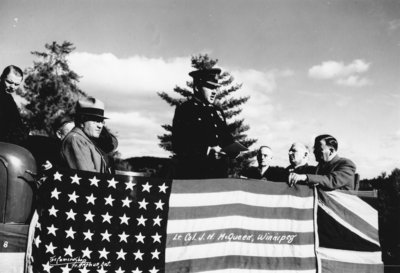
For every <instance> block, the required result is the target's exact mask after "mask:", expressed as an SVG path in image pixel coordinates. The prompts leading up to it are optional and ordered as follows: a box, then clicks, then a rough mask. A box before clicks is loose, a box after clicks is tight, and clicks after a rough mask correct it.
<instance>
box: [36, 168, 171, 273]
mask: <svg viewBox="0 0 400 273" xmlns="http://www.w3.org/2000/svg"><path fill="white" fill-rule="evenodd" d="M44 176H45V177H46V179H45V181H44V182H43V184H42V186H41V187H40V191H39V202H40V203H39V208H38V212H39V220H38V223H37V225H36V230H35V235H34V241H33V248H32V258H33V270H34V272H63V273H65V272H82V273H89V272H98V273H105V272H116V273H124V272H135V273H140V272H151V273H159V272H163V268H164V256H165V251H164V250H165V236H166V221H167V216H168V205H167V203H168V197H169V193H170V189H171V181H170V180H164V179H163V180H160V179H151V180H149V179H148V178H145V177H129V176H122V175H118V176H110V175H102V174H98V173H90V172H82V171H79V172H77V171H73V170H60V169H50V170H48V171H47V172H46V173H45V174H44Z"/></svg>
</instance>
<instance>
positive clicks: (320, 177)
mask: <svg viewBox="0 0 400 273" xmlns="http://www.w3.org/2000/svg"><path fill="white" fill-rule="evenodd" d="M355 172H356V165H355V164H354V163H353V162H352V161H351V160H349V159H346V158H343V157H339V156H338V155H336V156H335V157H334V158H333V159H332V160H331V161H329V162H326V163H323V164H321V163H320V164H318V166H317V170H316V174H307V177H308V181H309V183H310V184H318V185H320V187H321V188H323V189H325V190H335V189H341V190H354V177H355Z"/></svg>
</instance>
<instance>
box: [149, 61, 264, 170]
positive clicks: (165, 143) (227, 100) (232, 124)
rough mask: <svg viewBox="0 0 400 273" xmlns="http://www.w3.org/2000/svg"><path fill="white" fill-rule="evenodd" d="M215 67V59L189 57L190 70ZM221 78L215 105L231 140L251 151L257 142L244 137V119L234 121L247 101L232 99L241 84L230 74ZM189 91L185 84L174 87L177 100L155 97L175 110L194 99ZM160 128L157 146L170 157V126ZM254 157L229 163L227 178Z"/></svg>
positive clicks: (187, 85) (244, 156)
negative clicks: (225, 122) (163, 130)
mask: <svg viewBox="0 0 400 273" xmlns="http://www.w3.org/2000/svg"><path fill="white" fill-rule="evenodd" d="M217 63H218V59H212V58H210V57H209V56H208V55H207V54H199V55H196V56H192V58H191V66H192V67H193V69H194V70H197V69H210V68H213V67H214V66H216V64H217ZM220 77H221V81H220V82H221V84H222V86H221V87H220V92H219V93H218V95H217V97H216V104H217V105H218V106H219V107H221V108H222V110H223V111H224V113H225V116H226V118H227V123H228V128H229V130H230V132H231V133H232V135H233V136H234V139H235V140H236V141H239V142H241V143H242V144H243V145H245V146H246V147H250V146H251V145H252V144H254V143H255V142H256V141H257V140H256V139H252V138H248V137H247V134H246V131H248V130H249V126H248V125H245V123H244V119H242V118H237V117H238V116H239V115H240V113H241V112H242V108H241V106H242V105H243V104H244V103H246V102H247V101H248V99H249V97H248V96H244V97H234V96H233V95H235V92H237V91H239V90H240V89H241V88H242V84H237V83H235V82H234V77H233V76H232V75H231V74H230V73H229V72H226V71H225V72H223V73H222V74H221V76H220ZM192 89H193V81H187V82H186V86H185V87H179V86H176V87H175V88H174V89H173V91H174V92H175V93H177V94H178V95H179V97H178V98H174V97H171V96H170V95H169V94H168V93H166V92H158V93H157V94H158V95H159V96H160V98H161V99H163V100H164V101H166V102H167V103H168V104H169V105H170V106H173V107H176V106H177V105H180V104H182V103H183V102H184V101H186V100H187V99H188V98H190V97H191V96H192V95H193V92H192ZM161 126H162V127H163V128H164V129H165V131H166V133H164V134H163V135H160V136H158V139H159V140H160V144H159V145H160V147H162V148H163V149H165V150H167V151H170V152H171V153H173V151H172V145H171V136H172V135H171V132H172V126H171V125H170V124H164V125H161ZM253 155H254V153H248V154H244V155H242V156H240V157H238V158H237V159H236V160H235V161H234V162H232V165H231V167H230V174H231V175H234V174H235V173H237V172H238V170H239V169H241V168H243V167H244V165H247V162H248V160H247V159H248V158H249V157H251V156H253Z"/></svg>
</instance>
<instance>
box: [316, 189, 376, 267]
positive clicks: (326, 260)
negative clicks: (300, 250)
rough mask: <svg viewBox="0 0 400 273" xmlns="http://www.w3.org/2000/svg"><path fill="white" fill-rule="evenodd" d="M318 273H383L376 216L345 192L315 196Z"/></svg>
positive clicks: (357, 199) (332, 192)
mask: <svg viewBox="0 0 400 273" xmlns="http://www.w3.org/2000/svg"><path fill="white" fill-rule="evenodd" d="M317 223H318V235H319V246H318V248H317V254H318V258H319V262H320V263H319V264H320V271H321V272H327V273H328V272H329V273H330V272H332V273H333V272H338V273H342V272H365V273H378V272H383V263H382V257H381V256H382V253H381V249H380V244H379V236H378V212H377V211H376V210H375V209H374V208H373V207H371V206H370V205H368V204H367V203H366V202H364V201H363V200H361V199H360V198H359V197H357V196H355V195H352V194H349V193H348V192H344V191H343V192H341V191H330V192H324V191H319V192H318V216H317Z"/></svg>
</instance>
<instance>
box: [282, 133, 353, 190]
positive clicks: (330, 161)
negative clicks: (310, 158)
mask: <svg viewBox="0 0 400 273" xmlns="http://www.w3.org/2000/svg"><path fill="white" fill-rule="evenodd" d="M337 150H338V142H337V140H336V138H334V137H333V136H331V135H320V136H317V137H316V138H315V141H314V155H315V160H316V161H317V162H318V166H317V169H316V172H315V174H297V173H290V174H289V185H290V186H293V185H295V184H297V183H298V182H305V183H306V184H308V185H317V186H319V187H321V188H322V189H324V190H337V189H339V190H354V177H355V172H356V165H355V164H354V163H353V162H352V161H351V160H349V159H347V158H343V157H339V155H338V153H337Z"/></svg>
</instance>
